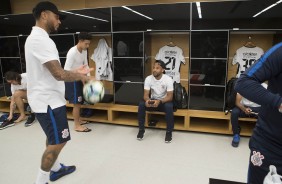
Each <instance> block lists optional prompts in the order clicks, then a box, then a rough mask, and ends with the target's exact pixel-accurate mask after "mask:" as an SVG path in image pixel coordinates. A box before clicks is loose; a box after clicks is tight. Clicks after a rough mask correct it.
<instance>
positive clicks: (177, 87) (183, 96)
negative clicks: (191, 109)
mask: <svg viewBox="0 0 282 184" xmlns="http://www.w3.org/2000/svg"><path fill="white" fill-rule="evenodd" d="M173 89H174V90H173V105H174V107H175V108H176V109H186V108H187V107H188V94H187V91H186V89H185V87H183V86H182V85H181V84H180V83H176V82H174V83H173Z"/></svg>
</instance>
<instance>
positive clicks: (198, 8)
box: [196, 2, 202, 19]
mask: <svg viewBox="0 0 282 184" xmlns="http://www.w3.org/2000/svg"><path fill="white" fill-rule="evenodd" d="M196 6H197V10H198V15H199V18H200V19H201V18H202V10H201V4H200V2H196Z"/></svg>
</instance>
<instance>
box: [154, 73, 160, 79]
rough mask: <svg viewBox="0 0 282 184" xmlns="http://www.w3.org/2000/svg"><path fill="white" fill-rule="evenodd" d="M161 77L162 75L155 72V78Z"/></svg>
mask: <svg viewBox="0 0 282 184" xmlns="http://www.w3.org/2000/svg"><path fill="white" fill-rule="evenodd" d="M160 75H161V74H160V73H157V72H153V76H154V77H156V78H157V77H159V76H160Z"/></svg>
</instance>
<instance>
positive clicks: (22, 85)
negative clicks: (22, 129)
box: [0, 71, 35, 130]
mask: <svg viewBox="0 0 282 184" xmlns="http://www.w3.org/2000/svg"><path fill="white" fill-rule="evenodd" d="M5 79H6V81H7V82H8V83H10V84H11V93H12V96H11V103H10V112H9V116H8V118H7V120H6V121H4V122H3V123H2V125H1V126H0V130H1V129H4V128H8V127H10V126H13V125H15V123H19V122H22V121H24V120H26V119H27V116H26V115H25V110H24V102H23V99H24V100H27V91H26V90H27V79H26V73H22V74H19V73H17V72H13V71H8V72H6V73H5ZM16 108H18V110H19V112H20V115H19V117H18V118H17V119H16V120H14V119H13V115H14V111H15V109H16ZM34 119H35V116H34V114H33V113H31V115H30V116H29V117H28V120H27V121H26V123H25V126H30V125H31V124H32V123H33V122H34Z"/></svg>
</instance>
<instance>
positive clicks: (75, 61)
mask: <svg viewBox="0 0 282 184" xmlns="http://www.w3.org/2000/svg"><path fill="white" fill-rule="evenodd" d="M82 65H87V66H88V61H87V50H82V52H79V50H78V49H77V46H73V47H72V48H71V49H70V50H69V51H68V53H67V59H66V62H65V66H64V69H65V70H73V69H76V68H78V67H80V66H82Z"/></svg>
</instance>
